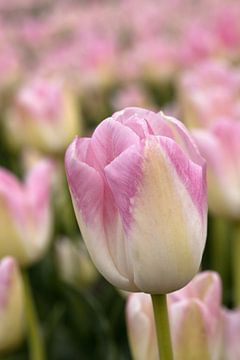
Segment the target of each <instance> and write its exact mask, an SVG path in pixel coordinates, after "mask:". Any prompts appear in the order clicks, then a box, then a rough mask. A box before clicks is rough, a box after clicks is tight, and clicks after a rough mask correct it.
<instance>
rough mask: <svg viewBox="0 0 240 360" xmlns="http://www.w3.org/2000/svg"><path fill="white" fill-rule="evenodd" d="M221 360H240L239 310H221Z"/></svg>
mask: <svg viewBox="0 0 240 360" xmlns="http://www.w3.org/2000/svg"><path fill="white" fill-rule="evenodd" d="M223 328H224V339H223V349H222V358H221V359H222V360H239V359H240V343H239V339H240V310H239V309H238V310H227V309H224V310H223Z"/></svg>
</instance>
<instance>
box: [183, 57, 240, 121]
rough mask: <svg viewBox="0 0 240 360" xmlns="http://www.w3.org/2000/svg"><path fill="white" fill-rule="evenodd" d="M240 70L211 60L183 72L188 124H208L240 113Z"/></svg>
mask: <svg viewBox="0 0 240 360" xmlns="http://www.w3.org/2000/svg"><path fill="white" fill-rule="evenodd" d="M239 93H240V72H239V71H238V70H235V69H233V68H230V66H227V65H226V64H225V63H222V62H217V61H215V62H214V61H208V62H204V63H202V64H199V65H196V66H195V67H194V68H193V69H192V70H190V71H188V72H186V73H185V74H183V76H182V77H181V80H180V86H179V100H180V107H181V112H182V117H183V121H184V122H185V123H186V124H187V126H188V127H191V128H193V127H207V126H209V125H211V124H212V123H214V122H215V121H218V120H219V119H221V118H225V117H237V118H238V117H239V116H240V105H239Z"/></svg>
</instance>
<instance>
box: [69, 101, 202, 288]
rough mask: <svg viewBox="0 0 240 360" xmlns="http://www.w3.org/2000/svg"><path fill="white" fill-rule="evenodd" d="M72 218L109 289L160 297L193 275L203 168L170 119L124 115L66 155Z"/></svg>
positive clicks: (139, 112) (198, 252) (198, 253)
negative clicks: (110, 284)
mask: <svg viewBox="0 0 240 360" xmlns="http://www.w3.org/2000/svg"><path fill="white" fill-rule="evenodd" d="M65 163H66V172H67V178H68V183H69V187H70V191H71V195H72V200H73V204H74V208H75V213H76V217H77V220H78V223H79V226H80V229H81V232H82V236H83V239H84V240H85V242H86V245H87V248H88V250H89V252H90V255H91V257H92V260H93V262H94V263H95V265H96V267H97V268H98V269H99V271H100V272H101V273H102V274H103V275H104V276H105V277H106V279H107V280H108V281H109V282H111V283H112V284H113V285H115V286H116V287H119V288H120V289H123V290H128V291H143V292H149V293H153V294H165V293H167V292H171V291H174V290H176V289H178V288H181V287H182V286H184V285H185V284H186V283H188V282H189V281H190V280H191V279H192V277H193V276H194V275H195V274H196V272H197V271H198V268H199V264H200V261H201V257H202V252H203V249H204V245H205V239H206V214H207V204H206V179H205V162H204V160H203V159H202V158H201V156H200V155H199V153H198V151H197V149H196V147H195V145H194V144H193V143H192V141H191V138H190V136H189V135H188V133H187V130H186V129H185V128H184V127H183V125H182V124H181V123H180V122H179V121H177V120H175V119H174V118H171V117H167V116H165V115H164V114H163V113H159V114H157V113H154V112H151V111H148V110H144V109H140V108H127V109H125V110H123V111H120V112H117V113H115V114H114V115H113V116H112V117H111V118H108V119H106V120H104V121H103V122H102V123H101V124H100V125H99V126H98V127H97V128H96V130H95V131H94V133H93V135H92V138H78V137H77V138H76V139H75V140H74V141H73V142H72V144H71V145H70V147H69V148H68V150H67V152H66V158H65Z"/></svg>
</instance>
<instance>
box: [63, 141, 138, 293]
mask: <svg viewBox="0 0 240 360" xmlns="http://www.w3.org/2000/svg"><path fill="white" fill-rule="evenodd" d="M77 146H79V143H78V141H77V139H76V140H75V141H74V142H73V143H72V144H71V145H70V146H69V148H68V150H67V153H66V157H65V165H66V172H67V178H68V183H69V187H70V190H71V195H72V200H73V204H74V209H75V213H76V216H77V220H78V223H79V227H80V229H81V232H82V236H83V239H84V241H85V243H86V245H87V248H88V251H89V253H90V255H91V257H92V260H93V262H94V263H95V265H96V267H97V268H98V270H99V271H100V272H101V273H102V274H103V276H105V277H106V279H107V280H108V281H109V282H111V283H112V284H114V285H115V286H117V287H120V288H122V289H126V290H129V289H131V286H130V283H129V280H128V278H127V277H126V276H125V275H123V274H121V273H120V272H119V269H118V268H117V266H116V262H114V260H113V258H112V253H111V250H110V248H109V242H110V241H112V242H117V243H120V244H121V241H122V230H121V225H120V224H119V218H118V216H115V217H114V216H113V217H112V223H111V226H108V227H107V228H106V226H105V223H104V201H103V199H104V196H105V194H104V182H103V178H102V176H101V175H100V173H99V172H98V171H97V170H95V169H94V168H93V167H91V166H89V165H88V164H86V163H84V162H82V161H79V159H78V149H77Z"/></svg>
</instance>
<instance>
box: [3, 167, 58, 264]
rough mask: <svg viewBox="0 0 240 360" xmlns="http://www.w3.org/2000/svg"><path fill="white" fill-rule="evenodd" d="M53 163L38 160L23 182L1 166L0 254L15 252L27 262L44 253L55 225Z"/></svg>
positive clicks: (23, 261) (16, 255)
mask: <svg viewBox="0 0 240 360" xmlns="http://www.w3.org/2000/svg"><path fill="white" fill-rule="evenodd" d="M52 171H53V165H52V163H50V162H49V161H47V160H46V161H45V160H44V161H41V162H38V163H37V164H36V165H35V166H34V167H33V169H32V170H31V172H30V173H29V174H28V175H27V177H26V180H25V182H24V183H20V182H19V180H18V179H17V178H16V177H15V175H13V174H12V173H10V172H9V171H8V170H6V169H4V168H1V169H0V214H1V216H0V224H1V229H2V230H1V233H0V244H1V245H0V257H1V258H2V257H3V256H15V257H16V258H17V259H18V261H19V262H20V263H21V264H23V265H27V264H29V263H32V262H34V261H36V260H37V259H39V258H41V256H43V254H44V253H45V251H46V249H47V247H48V245H49V242H50V239H51V229H52V212H51V203H50V196H51V188H50V186H51V179H52Z"/></svg>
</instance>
